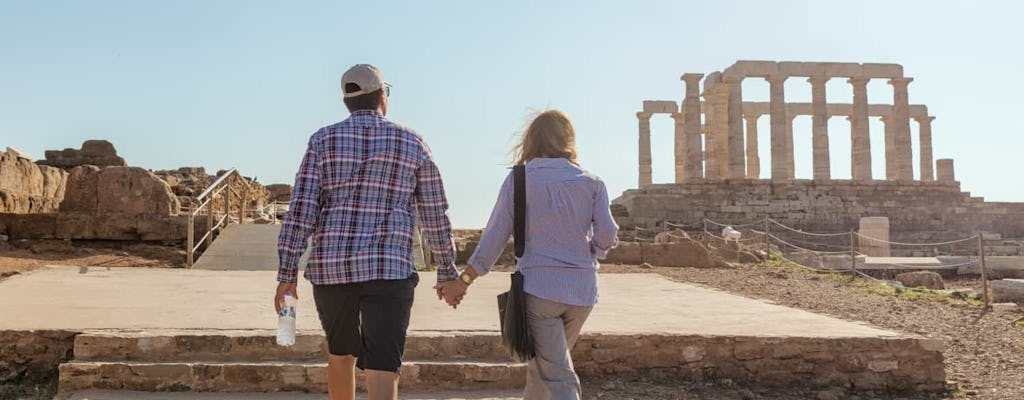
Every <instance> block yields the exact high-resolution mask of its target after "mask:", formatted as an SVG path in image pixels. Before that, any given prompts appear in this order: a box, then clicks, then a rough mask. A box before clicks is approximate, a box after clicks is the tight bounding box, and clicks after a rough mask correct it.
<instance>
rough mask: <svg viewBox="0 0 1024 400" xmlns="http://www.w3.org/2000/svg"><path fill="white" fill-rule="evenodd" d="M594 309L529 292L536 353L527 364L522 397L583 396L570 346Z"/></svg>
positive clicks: (558, 399) (557, 399) (574, 399)
mask: <svg viewBox="0 0 1024 400" xmlns="http://www.w3.org/2000/svg"><path fill="white" fill-rule="evenodd" d="M593 309H594V307H592V306H591V307H581V306H573V305H569V304H563V303H558V302H554V301H549V300H544V299H541V298H539V297H535V296H533V295H529V294H527V295H526V317H527V320H528V321H529V324H530V334H531V335H532V336H533V340H534V347H535V349H536V353H537V355H536V357H534V358H533V359H532V360H530V362H529V364H527V372H526V374H527V375H526V390H525V391H524V393H523V400H579V399H580V393H581V392H582V390H581V389H580V378H579V377H578V376H577V375H576V371H575V370H574V369H573V366H572V357H571V356H570V355H569V350H571V349H572V347H573V345H575V344H576V339H577V338H578V337H579V334H580V329H581V328H583V323H584V322H586V320H587V317H588V316H590V311H591V310H593Z"/></svg>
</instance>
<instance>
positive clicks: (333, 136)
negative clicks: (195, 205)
mask: <svg viewBox="0 0 1024 400" xmlns="http://www.w3.org/2000/svg"><path fill="white" fill-rule="evenodd" d="M414 207H415V208H418V211H419V217H420V225H421V227H422V232H423V235H424V237H425V238H426V240H427V244H428V246H429V248H430V250H431V252H432V254H433V256H434V257H433V259H434V261H436V262H437V270H438V274H437V279H438V281H450V280H454V279H456V277H457V276H458V271H457V270H456V269H455V241H454V238H453V236H452V228H451V222H450V221H449V220H448V201H447V200H446V198H445V194H444V185H443V183H442V182H441V174H440V172H439V171H438V169H437V165H435V164H434V160H433V157H432V156H431V153H430V149H429V148H428V147H427V144H426V143H425V142H424V141H423V138H422V137H420V135H419V134H417V133H416V132H414V131H413V130H411V129H409V128H406V127H404V126H401V125H398V124H395V123H393V122H390V121H388V120H387V119H385V118H384V116H383V115H381V114H380V113H379V112H376V111H368V110H359V111H356V112H353V113H352V115H351V116H350V117H349V118H348V119H346V120H344V121H342V122H339V123H337V124H334V125H331V126H328V127H324V128H321V129H320V130H318V131H317V132H316V133H314V134H313V136H312V137H311V138H310V139H309V147H308V148H307V149H306V155H305V157H304V158H303V159H302V165H301V166H300V167H299V172H298V173H297V174H296V175H295V187H294V189H293V191H292V198H291V209H290V210H289V211H288V215H287V216H285V218H284V223H283V225H282V226H281V235H280V236H279V237H278V243H277V248H278V254H279V255H280V261H281V264H280V268H279V269H278V273H277V280H278V281H279V282H296V281H297V280H298V279H297V278H298V269H299V268H298V267H299V258H300V257H301V256H302V253H303V252H304V250H305V249H306V245H307V243H309V245H310V246H311V249H310V255H309V262H308V263H307V265H306V272H305V277H306V279H309V281H310V282H312V283H313V284H315V285H330V284H339V283H354V282H365V281H371V280H392V279H405V278H408V277H409V275H411V274H412V273H413V272H414V271H415V267H414V264H413V256H412V249H413V229H414V228H413V227H414V224H415V215H416V211H417V210H415V209H414ZM311 235H312V241H310V240H309V238H310V236H311Z"/></svg>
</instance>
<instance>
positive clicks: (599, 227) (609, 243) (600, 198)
mask: <svg viewBox="0 0 1024 400" xmlns="http://www.w3.org/2000/svg"><path fill="white" fill-rule="evenodd" d="M597 183H598V188H597V192H596V193H594V217H593V224H594V237H593V238H592V239H591V241H590V251H591V253H593V254H594V257H597V258H598V259H604V258H605V256H607V255H608V251H609V250H611V249H612V248H614V247H615V246H617V245H618V244H619V236H618V235H619V226H618V225H616V224H615V219H614V218H612V210H611V205H610V204H609V201H608V188H606V187H605V185H604V182H603V181H601V180H600V179H598V181H597Z"/></svg>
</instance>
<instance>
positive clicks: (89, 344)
mask: <svg viewBox="0 0 1024 400" xmlns="http://www.w3.org/2000/svg"><path fill="white" fill-rule="evenodd" d="M326 349H327V347H326V341H325V339H324V336H323V334H322V333H319V334H318V333H313V332H305V333H300V335H299V336H298V337H297V338H296V341H295V345H293V346H289V347H283V346H278V345H277V344H276V343H275V336H274V335H273V334H272V333H270V332H260V331H255V332H254V331H209V332H204V331H199V332H196V331H180V332H174V331H168V332H151V331H140V332H127V333H125V332H97V333H83V334H81V335H78V337H76V338H75V360H76V361H140V362H191V361H216V362H231V361H236V362H260V361H276V362H282V361H310V362H315V361H323V360H326V358H327V350H326ZM405 349H406V350H405V357H404V358H405V360H411V361H416V360H440V361H458V360H483V361H495V362H505V361H510V359H509V356H508V354H507V353H506V352H505V350H504V349H503V348H502V347H501V343H500V338H499V336H498V335H497V334H496V333H492V332H484V333H480V332H410V334H409V336H408V339H407V340H406V346H405Z"/></svg>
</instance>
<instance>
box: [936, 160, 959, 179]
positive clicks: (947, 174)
mask: <svg viewBox="0 0 1024 400" xmlns="http://www.w3.org/2000/svg"><path fill="white" fill-rule="evenodd" d="M935 173H936V174H937V175H938V176H939V182H956V173H954V172H953V159H952V158H941V159H938V160H935Z"/></svg>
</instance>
